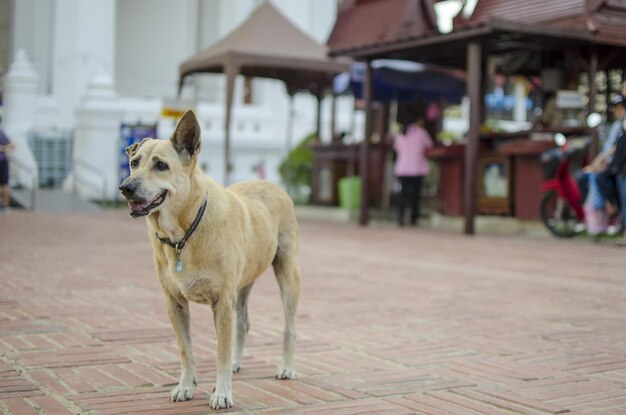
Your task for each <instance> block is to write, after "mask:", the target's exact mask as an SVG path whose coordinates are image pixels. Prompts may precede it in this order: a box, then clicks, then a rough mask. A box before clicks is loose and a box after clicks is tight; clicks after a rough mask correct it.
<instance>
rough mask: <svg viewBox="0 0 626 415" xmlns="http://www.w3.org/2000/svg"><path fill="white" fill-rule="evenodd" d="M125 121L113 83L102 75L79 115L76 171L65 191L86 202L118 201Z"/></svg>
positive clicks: (89, 91)
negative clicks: (121, 125)
mask: <svg viewBox="0 0 626 415" xmlns="http://www.w3.org/2000/svg"><path fill="white" fill-rule="evenodd" d="M122 117H123V110H122V109H121V108H120V102H119V98H118V96H117V92H116V91H115V87H114V84H113V79H112V78H111V77H110V76H109V75H108V74H106V73H104V72H101V73H100V74H98V75H96V76H95V77H94V78H93V79H92V80H91V82H90V83H89V85H88V89H87V92H86V93H85V95H84V96H83V98H82V101H81V103H80V106H79V108H78V110H77V111H76V130H75V133H74V160H75V161H74V169H73V172H72V175H71V177H70V178H69V180H68V181H66V183H65V186H64V187H65V189H66V190H69V188H73V189H75V190H76V191H77V192H78V194H79V195H80V196H81V197H83V198H85V199H96V200H102V199H103V198H104V199H105V200H114V199H115V198H116V196H117V194H118V189H117V187H118V185H119V184H118V166H119V163H120V157H121V154H120V152H121V150H120V148H119V142H120V138H119V137H120V124H121V122H122ZM74 180H77V181H76V182H74ZM103 186H104V188H103Z"/></svg>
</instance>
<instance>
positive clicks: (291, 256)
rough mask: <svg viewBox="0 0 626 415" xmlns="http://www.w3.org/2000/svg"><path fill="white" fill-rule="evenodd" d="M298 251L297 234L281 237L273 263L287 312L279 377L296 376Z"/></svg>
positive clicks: (298, 284) (277, 375)
mask: <svg viewBox="0 0 626 415" xmlns="http://www.w3.org/2000/svg"><path fill="white" fill-rule="evenodd" d="M286 241H288V242H286ZM281 242H282V245H281ZM297 251H298V247H297V235H290V237H289V238H284V239H283V240H282V241H281V238H279V246H278V252H277V254H276V258H274V263H273V265H274V273H275V274H276V280H277V281H278V286H279V287H280V295H281V298H282V302H283V309H284V312H285V331H284V333H283V336H284V337H283V366H282V367H281V368H280V369H279V370H278V373H277V374H276V378H277V379H295V378H296V370H295V369H294V352H295V346H296V308H297V307H298V299H299V297H300V269H299V267H298V252H297Z"/></svg>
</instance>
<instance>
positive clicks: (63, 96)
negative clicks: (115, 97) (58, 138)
mask: <svg viewBox="0 0 626 415" xmlns="http://www.w3.org/2000/svg"><path fill="white" fill-rule="evenodd" d="M115 5H116V3H115V0H89V1H83V0H56V2H55V8H54V28H53V29H54V30H53V48H54V50H53V61H52V93H53V95H54V96H55V97H56V98H57V100H58V102H59V109H60V114H59V117H60V120H59V121H60V125H61V127H72V126H73V125H74V123H75V122H76V119H75V112H76V109H77V107H78V104H79V102H80V99H81V97H82V96H83V94H84V93H85V91H86V90H87V85H88V84H89V82H90V81H91V80H92V79H93V78H94V76H96V75H97V74H98V73H101V72H103V71H104V72H106V73H107V74H109V75H113V70H114V68H115V54H114V47H115Z"/></svg>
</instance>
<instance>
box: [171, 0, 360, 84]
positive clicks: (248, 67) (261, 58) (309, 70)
mask: <svg viewBox="0 0 626 415" xmlns="http://www.w3.org/2000/svg"><path fill="white" fill-rule="evenodd" d="M348 65H349V61H347V60H345V59H339V60H337V59H330V58H328V56H327V46H326V45H322V44H319V43H317V42H316V41H315V40H313V39H311V38H310V37H309V36H308V35H306V34H305V33H304V32H302V31H301V30H300V29H299V28H297V27H296V26H295V25H294V24H293V23H291V22H290V21H289V20H288V19H287V18H286V17H285V16H283V15H282V14H281V13H280V12H279V11H278V10H276V8H275V7H274V6H273V5H272V4H271V3H270V2H269V1H265V2H263V3H262V4H261V5H260V6H259V7H258V8H257V9H256V10H254V11H253V12H252V14H251V15H250V17H248V19H247V20H246V21H244V22H243V23H242V24H241V25H240V26H239V27H237V28H236V29H235V30H233V31H232V32H231V33H230V34H228V35H227V36H226V37H224V38H222V39H221V40H219V41H218V42H217V43H215V44H213V45H212V46H210V47H208V48H207V49H205V50H203V51H201V52H200V53H198V54H197V55H195V56H193V57H191V58H189V59H187V60H186V61H184V62H183V63H182V64H181V65H180V71H179V73H180V83H181V85H182V82H183V80H184V78H185V77H186V76H188V75H191V74H195V73H221V72H224V73H227V72H228V70H227V69H228V68H236V69H237V71H236V72H237V73H238V74H241V75H245V76H253V77H261V78H273V79H279V80H281V81H283V82H285V85H286V87H287V90H288V92H289V93H290V94H293V93H295V92H299V91H308V92H311V93H313V94H315V95H321V94H323V93H324V92H325V91H326V90H327V89H329V88H330V86H331V85H332V79H333V77H334V75H335V74H337V73H340V72H343V71H345V70H346V69H347V67H348Z"/></svg>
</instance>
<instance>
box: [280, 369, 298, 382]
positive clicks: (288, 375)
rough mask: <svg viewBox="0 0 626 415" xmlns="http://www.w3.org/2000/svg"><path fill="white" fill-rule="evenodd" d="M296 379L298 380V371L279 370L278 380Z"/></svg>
mask: <svg viewBox="0 0 626 415" xmlns="http://www.w3.org/2000/svg"><path fill="white" fill-rule="evenodd" d="M295 378H296V371H295V370H294V369H291V368H289V367H285V368H282V369H279V370H278V373H276V379H295Z"/></svg>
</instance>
